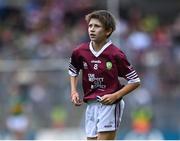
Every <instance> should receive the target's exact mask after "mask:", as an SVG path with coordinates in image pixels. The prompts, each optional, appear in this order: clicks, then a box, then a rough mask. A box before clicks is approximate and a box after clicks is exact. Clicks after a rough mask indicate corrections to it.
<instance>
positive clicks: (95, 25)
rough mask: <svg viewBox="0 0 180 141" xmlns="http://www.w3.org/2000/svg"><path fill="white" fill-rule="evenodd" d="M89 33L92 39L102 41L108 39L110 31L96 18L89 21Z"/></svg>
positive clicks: (97, 41)
mask: <svg viewBox="0 0 180 141" xmlns="http://www.w3.org/2000/svg"><path fill="white" fill-rule="evenodd" d="M88 33H89V37H90V39H91V41H94V42H96V43H101V42H103V41H105V40H106V39H107V36H108V35H109V31H106V30H105V28H104V26H103V25H102V23H101V22H100V21H99V20H98V19H95V18H92V19H91V20H90V21H89V25H88Z"/></svg>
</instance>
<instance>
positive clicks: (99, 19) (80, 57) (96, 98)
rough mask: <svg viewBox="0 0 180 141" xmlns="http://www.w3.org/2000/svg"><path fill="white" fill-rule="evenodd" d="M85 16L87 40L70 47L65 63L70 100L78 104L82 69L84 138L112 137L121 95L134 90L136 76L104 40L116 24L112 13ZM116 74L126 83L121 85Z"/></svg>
mask: <svg viewBox="0 0 180 141" xmlns="http://www.w3.org/2000/svg"><path fill="white" fill-rule="evenodd" d="M85 19H86V21H87V23H88V33H89V37H90V40H91V41H90V43H83V44H81V45H80V46H79V47H77V48H75V49H74V50H73V53H72V56H71V59H70V64H69V74H70V83H71V100H72V103H73V104H74V105H76V106H80V105H81V104H82V100H81V99H80V97H79V94H78V92H77V83H78V75H79V71H80V70H82V76H83V77H82V79H83V80H82V81H83V82H82V85H83V91H84V97H83V101H84V102H85V103H87V109H86V117H85V118H86V119H85V120H86V121H85V128H86V134H87V139H90V140H92V139H97V140H114V139H115V135H116V130H117V129H118V126H119V123H120V120H121V117H122V112H123V108H124V101H123V100H122V97H123V96H125V95H126V94H128V93H130V92H131V91H133V90H134V89H136V88H137V87H138V86H139V85H140V79H139V77H138V75H137V73H136V71H135V70H134V69H133V67H132V66H131V65H130V64H129V62H128V61H127V59H126V56H125V55H124V53H123V52H122V51H121V50H120V49H119V48H117V47H116V46H115V45H113V44H112V42H111V41H110V40H108V38H109V37H110V35H111V34H112V32H113V31H114V30H115V26H116V25H115V20H114V17H113V15H112V14H111V13H110V12H108V11H106V10H99V11H94V12H92V13H90V14H88V15H86V17H85ZM118 77H123V78H125V79H126V80H127V81H128V84H127V85H125V86H124V87H123V86H122V85H121V84H120V82H119V81H118Z"/></svg>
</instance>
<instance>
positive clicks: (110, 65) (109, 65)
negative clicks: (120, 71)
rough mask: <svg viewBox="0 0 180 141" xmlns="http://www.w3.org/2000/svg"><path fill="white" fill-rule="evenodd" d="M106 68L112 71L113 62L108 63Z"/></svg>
mask: <svg viewBox="0 0 180 141" xmlns="http://www.w3.org/2000/svg"><path fill="white" fill-rule="evenodd" d="M106 68H107V69H108V70H110V69H112V63H111V62H106Z"/></svg>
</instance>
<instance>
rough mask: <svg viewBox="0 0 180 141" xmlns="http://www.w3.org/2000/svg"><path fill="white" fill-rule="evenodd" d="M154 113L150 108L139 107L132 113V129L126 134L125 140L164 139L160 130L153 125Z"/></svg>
mask: <svg viewBox="0 0 180 141" xmlns="http://www.w3.org/2000/svg"><path fill="white" fill-rule="evenodd" d="M152 120H153V113H152V111H151V110H150V109H148V108H138V109H137V110H135V111H134V112H133V113H132V130H131V131H129V132H128V133H127V134H126V135H125V138H124V139H125V140H154V139H156V140H163V139H164V137H163V134H162V132H161V131H160V130H158V129H156V128H154V127H153V126H152Z"/></svg>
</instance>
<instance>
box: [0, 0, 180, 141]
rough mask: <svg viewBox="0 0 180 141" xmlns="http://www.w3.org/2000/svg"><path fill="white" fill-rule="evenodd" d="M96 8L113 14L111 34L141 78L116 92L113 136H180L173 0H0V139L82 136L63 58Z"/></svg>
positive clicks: (178, 22) (178, 24) (179, 31)
mask: <svg viewBox="0 0 180 141" xmlns="http://www.w3.org/2000/svg"><path fill="white" fill-rule="evenodd" d="M99 9H107V10H110V11H111V12H112V13H113V14H114V15H115V17H116V22H117V27H116V28H117V29H116V31H115V32H114V33H113V35H112V37H111V39H112V41H113V42H114V44H116V45H117V46H119V47H120V48H121V49H122V50H123V51H124V52H125V53H126V55H127V58H128V59H129V61H130V62H131V63H132V64H133V66H134V67H135V69H136V70H137V72H138V73H139V76H140V78H141V82H142V83H141V87H140V88H139V89H138V90H136V91H134V92H133V93H131V94H129V95H128V96H126V97H125V98H124V100H125V102H126V108H125V111H124V115H123V120H122V123H121V126H120V129H119V131H118V133H117V139H145V140H146V139H147V140H148V139H155V140H156V139H165V140H173V139H175V140H178V139H180V111H179V109H180V69H179V68H180V10H179V9H180V1H179V0H98V1H97V0H0V140H5V139H30V140H33V139H85V134H84V110H85V106H86V105H85V104H83V106H82V107H74V106H73V105H72V104H71V102H70V87H69V82H68V81H69V78H68V71H67V69H68V59H69V57H70V55H71V52H72V49H74V48H75V47H76V45H78V44H79V43H81V42H86V41H89V38H88V35H87V25H86V22H85V20H84V16H85V15H86V14H88V13H89V12H92V11H93V10H99ZM78 88H79V90H80V91H81V92H82V89H81V85H80V84H79V87H78Z"/></svg>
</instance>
